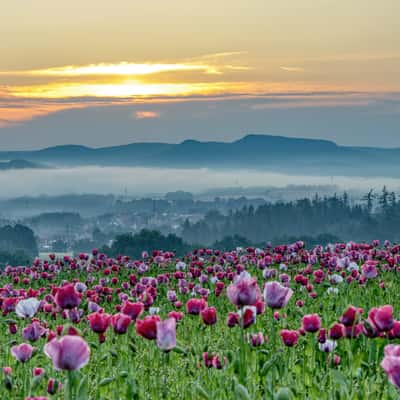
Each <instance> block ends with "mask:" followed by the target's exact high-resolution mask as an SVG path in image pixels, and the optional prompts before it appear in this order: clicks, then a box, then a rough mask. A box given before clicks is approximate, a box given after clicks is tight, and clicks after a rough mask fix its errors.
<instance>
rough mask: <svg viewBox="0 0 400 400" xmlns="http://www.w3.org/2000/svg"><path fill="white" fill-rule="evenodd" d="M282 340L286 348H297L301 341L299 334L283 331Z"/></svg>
mask: <svg viewBox="0 0 400 400" xmlns="http://www.w3.org/2000/svg"><path fill="white" fill-rule="evenodd" d="M281 338H282V341H283V343H284V345H285V346H288V347H293V346H296V344H297V342H298V341H299V332H298V331H291V330H288V329H282V330H281Z"/></svg>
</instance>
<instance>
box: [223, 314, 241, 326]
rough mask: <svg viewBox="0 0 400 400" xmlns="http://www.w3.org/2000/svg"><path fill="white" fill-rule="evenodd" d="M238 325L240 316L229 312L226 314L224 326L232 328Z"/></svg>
mask: <svg viewBox="0 0 400 400" xmlns="http://www.w3.org/2000/svg"><path fill="white" fill-rule="evenodd" d="M239 324H240V316H239V314H238V313H234V312H230V313H228V318H227V319H226V325H227V326H228V327H229V328H233V327H234V326H235V325H239Z"/></svg>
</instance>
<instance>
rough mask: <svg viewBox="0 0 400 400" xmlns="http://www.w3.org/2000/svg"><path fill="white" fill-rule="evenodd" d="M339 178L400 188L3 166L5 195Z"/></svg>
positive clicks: (197, 188) (0, 180)
mask: <svg viewBox="0 0 400 400" xmlns="http://www.w3.org/2000/svg"><path fill="white" fill-rule="evenodd" d="M290 184H295V185H325V184H330V185H332V184H335V185H337V186H339V187H340V188H341V189H343V190H349V189H352V190H357V189H358V190H361V191H367V190H368V189H370V188H376V189H381V188H382V186H383V185H387V186H388V187H389V188H390V189H391V190H395V191H397V190H399V189H400V179H393V178H385V177H382V178H361V177H341V176H335V177H320V176H290V175H284V174H278V173H266V172H262V171H249V170H236V171H234V170H232V171H226V170H214V169H169V168H137V167H135V168H124V167H79V168H78V167H77V168H60V169H49V170H37V169H26V170H10V171H1V172H0V185H1V188H2V191H1V194H0V197H1V198H13V197H18V196H25V195H28V196H37V195H61V194H69V193H77V194H80V193H97V194H109V193H112V194H115V195H119V194H125V195H131V196H143V195H151V194H162V193H166V192H169V191H175V190H187V191H191V192H193V193H199V192H201V191H204V190H206V189H212V188H222V187H249V186H276V187H284V186H286V185H290Z"/></svg>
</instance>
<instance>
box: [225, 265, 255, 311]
mask: <svg viewBox="0 0 400 400" xmlns="http://www.w3.org/2000/svg"><path fill="white" fill-rule="evenodd" d="M226 294H227V296H228V299H229V301H230V302H231V303H232V304H234V305H236V306H238V307H243V306H252V305H253V304H255V303H256V302H257V301H258V300H261V291H260V288H259V287H258V284H257V280H256V279H255V278H252V277H251V276H250V275H249V274H248V273H247V272H242V273H241V274H240V275H238V276H236V278H235V281H234V283H232V284H231V285H229V286H228V288H227V290H226Z"/></svg>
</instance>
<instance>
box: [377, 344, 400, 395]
mask: <svg viewBox="0 0 400 400" xmlns="http://www.w3.org/2000/svg"><path fill="white" fill-rule="evenodd" d="M381 367H382V368H383V369H384V371H385V372H386V375H387V376H388V378H389V381H390V382H391V383H392V384H393V385H395V386H397V387H398V388H400V346H399V345H396V344H388V345H387V346H385V356H384V358H383V360H382V363H381Z"/></svg>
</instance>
